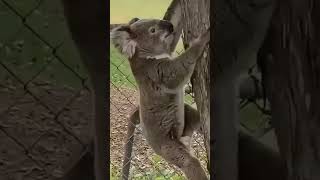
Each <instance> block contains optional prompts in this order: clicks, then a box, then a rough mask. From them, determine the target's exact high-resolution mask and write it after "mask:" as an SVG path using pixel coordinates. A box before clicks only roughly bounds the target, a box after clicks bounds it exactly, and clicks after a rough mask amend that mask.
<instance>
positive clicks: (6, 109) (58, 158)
mask: <svg viewBox="0 0 320 180" xmlns="http://www.w3.org/2000/svg"><path fill="white" fill-rule="evenodd" d="M0 22H1V25H0V142H1V143H0V179H1V180H9V179H10V180H19V179H24V180H35V179H41V180H45V179H54V177H57V176H60V175H61V174H62V173H63V172H64V170H66V169H68V168H69V166H70V162H71V161H73V160H75V159H77V158H79V156H80V154H81V153H82V151H84V150H85V148H86V145H87V144H88V141H89V131H88V129H89V122H90V119H91V116H92V113H91V111H90V109H91V104H90V103H91V101H90V100H91V98H90V91H89V88H88V86H87V83H88V82H87V73H86V71H85V70H84V68H83V67H82V66H81V62H80V58H79V56H78V53H77V51H76V49H75V47H74V45H73V42H72V41H71V39H70V35H69V33H68V29H67V27H66V24H65V19H64V16H63V11H62V5H61V4H60V1H52V0H25V1H16V0H0Z"/></svg>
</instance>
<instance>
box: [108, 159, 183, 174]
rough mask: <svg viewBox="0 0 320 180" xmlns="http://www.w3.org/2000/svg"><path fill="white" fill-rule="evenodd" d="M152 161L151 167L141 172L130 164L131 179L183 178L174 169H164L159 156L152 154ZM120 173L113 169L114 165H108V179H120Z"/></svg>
mask: <svg viewBox="0 0 320 180" xmlns="http://www.w3.org/2000/svg"><path fill="white" fill-rule="evenodd" d="M150 160H151V161H152V165H153V167H152V168H150V171H148V172H141V170H136V169H135V167H134V166H132V168H131V170H130V172H131V175H130V177H132V179H134V180H149V179H154V180H167V179H171V180H185V178H184V176H183V175H181V174H178V173H176V172H175V171H174V170H170V169H165V167H164V166H163V163H164V162H165V161H164V160H163V159H162V158H161V157H160V156H158V155H156V154H155V155H153V156H152V157H151V159H150ZM120 176H121V173H120V170H117V169H115V167H113V166H111V167H110V179H111V180H118V179H120Z"/></svg>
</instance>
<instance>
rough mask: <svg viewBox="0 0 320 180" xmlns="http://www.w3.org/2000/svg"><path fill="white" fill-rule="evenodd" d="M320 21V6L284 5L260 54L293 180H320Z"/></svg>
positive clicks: (297, 0)
mask: <svg viewBox="0 0 320 180" xmlns="http://www.w3.org/2000/svg"><path fill="white" fill-rule="evenodd" d="M319 17H320V2H319V1H313V0H305V1H301V0H283V1H278V6H277V9H276V12H275V14H274V17H273V19H272V24H271V27H270V29H269V33H268V35H267V37H266V39H265V43H264V46H263V47H262V50H261V52H260V53H259V57H260V60H261V62H260V66H262V70H263V72H264V73H263V76H264V82H265V87H266V90H267V97H268V99H269V101H270V105H271V109H272V123H273V126H274V127H275V132H276V135H277V138H278V143H279V148H280V153H281V156H282V157H283V158H285V159H286V168H287V174H288V178H287V179H289V180H318V179H320V111H319V107H320V94H319V92H320V53H319V50H320V46H319V45H320V44H319V43H320V21H319V19H318V18H319Z"/></svg>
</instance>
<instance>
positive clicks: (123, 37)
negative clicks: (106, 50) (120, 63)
mask: <svg viewBox="0 0 320 180" xmlns="http://www.w3.org/2000/svg"><path fill="white" fill-rule="evenodd" d="M135 37H136V35H135V34H134V33H133V32H132V31H131V29H130V27H129V26H120V27H117V28H115V29H113V30H112V31H111V32H110V39H111V41H112V43H113V44H114V45H115V47H116V48H117V49H118V50H119V51H120V52H121V53H122V54H123V55H125V56H127V57H128V58H129V59H130V58H132V57H133V56H134V54H135V51H136V46H137V42H136V41H135V40H134V38H135Z"/></svg>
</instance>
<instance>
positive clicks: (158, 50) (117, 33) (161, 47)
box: [110, 18, 174, 59]
mask: <svg viewBox="0 0 320 180" xmlns="http://www.w3.org/2000/svg"><path fill="white" fill-rule="evenodd" d="M110 38H111V41H112V42H113V44H114V45H115V47H116V48H118V49H119V50H120V52H122V54H124V55H126V56H127V57H128V58H129V59H130V58H132V57H133V56H134V55H135V54H136V53H139V56H141V57H147V56H155V55H160V54H169V53H170V46H171V44H172V42H173V39H174V28H173V25H172V24H171V23H170V22H169V21H164V20H158V19H141V20H140V19H138V18H134V19H132V20H131V21H130V22H129V23H128V24H127V25H123V26H120V27H117V28H115V29H113V30H112V31H111V33H110Z"/></svg>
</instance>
